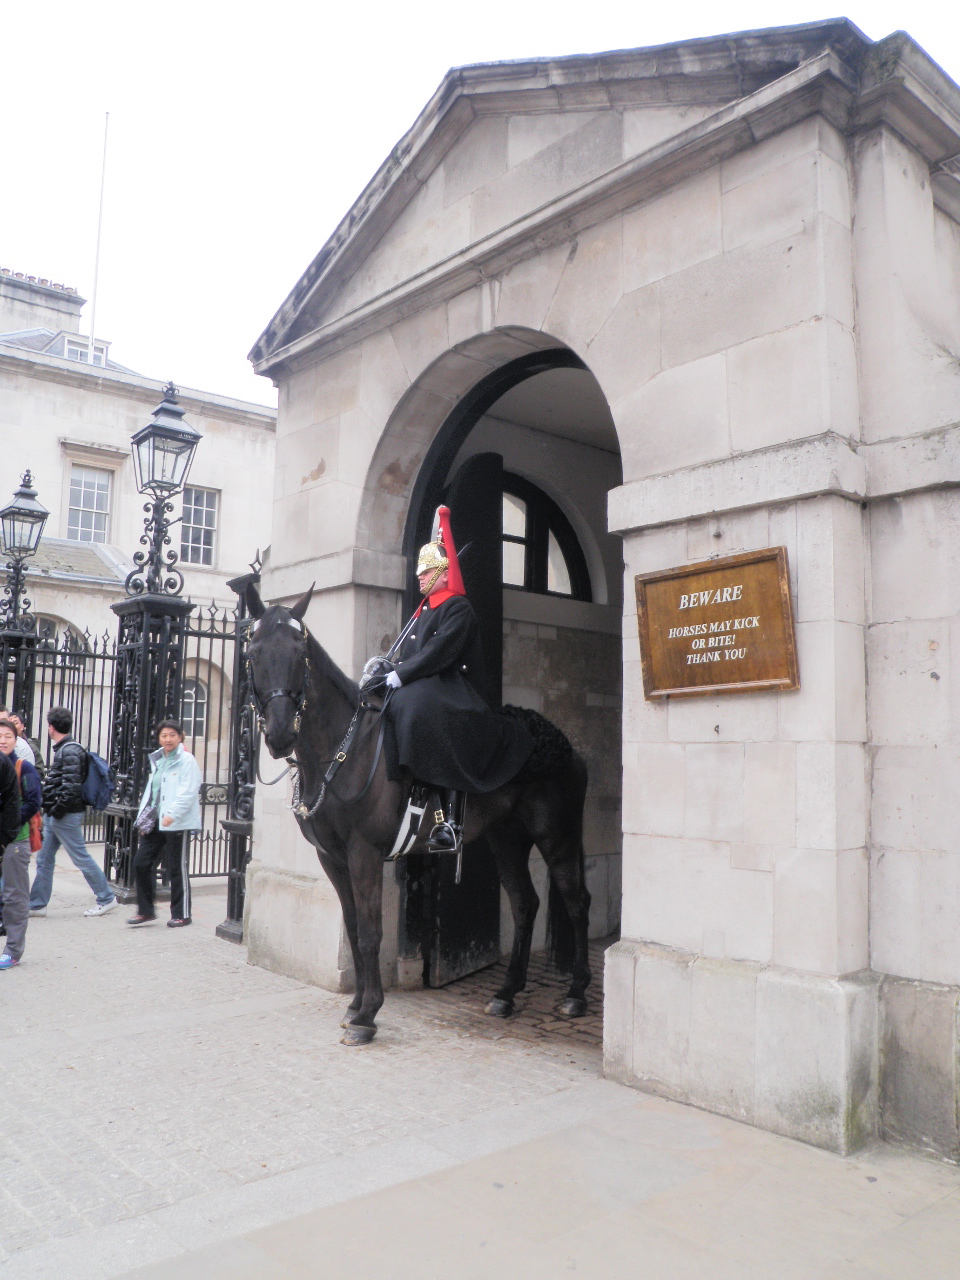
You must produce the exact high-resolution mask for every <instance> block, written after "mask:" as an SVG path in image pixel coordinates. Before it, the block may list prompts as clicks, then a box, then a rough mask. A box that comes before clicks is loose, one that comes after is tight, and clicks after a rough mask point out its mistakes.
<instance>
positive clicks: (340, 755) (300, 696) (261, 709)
mask: <svg viewBox="0 0 960 1280" xmlns="http://www.w3.org/2000/svg"><path fill="white" fill-rule="evenodd" d="M288 621H289V622H290V625H291V626H295V627H296V629H297V630H298V631H301V632H302V633H303V640H302V644H303V688H302V689H301V690H300V691H299V693H298V692H297V691H296V690H294V689H271V690H270V692H269V693H268V694H267V695H266V697H265V698H261V697H260V694H259V693H258V692H257V686H256V684H255V682H254V678H253V666H252V664H251V662H250V658H249V657H247V659H246V667H247V681H248V683H249V686H250V693H251V702H250V710H251V711H252V712H253V714H254V715H255V716H256V720H257V728H258V729H259V731H260V733H265V732H266V721H265V715H266V710H267V705H268V704H269V703H270V702H271V701H272V700H273V699H274V698H289V699H290V700H291V702H293V704H294V705H295V706H296V708H297V710H296V714H295V715H294V718H293V732H294V734H295V735H299V733H300V724H301V722H302V719H303V711H304V708H305V707H306V705H307V688H308V685H309V682H310V658H309V656H308V654H307V629H306V627H304V626H303V624H302V623H299V622H297V621H296V619H288ZM389 692H390V691H389V690H388V694H387V697H386V698H385V699H384V703H383V706H382V707H380V709H379V716H380V732H379V735H378V737H377V747H376V750H375V751H374V754H373V763H372V765H371V766H370V773H369V775H368V777H367V780H366V782H365V783H364V785H363V787H362V788H361V790H360V791H359V792H358V793H357V795H355V796H353V797H352V799H351V800H350V801H348V802H347V803H349V804H356V803H357V802H358V801H359V800H362V799H363V797H364V796H365V795H366V794H367V792H368V791H369V790H370V785H371V783H372V782H373V779H374V775H375V773H376V771H377V765H378V763H379V761H380V753H381V751H382V749H383V736H384V731H385V729H386V720H385V718H384V715H383V712H384V710H385V709H386V705H387V702H388V701H389ZM372 710H376V708H375V707H371V706H370V704H369V703H367V702H365V701H364V699H363V697H362V696H361V698H360V701H359V702H358V704H357V709H356V711H354V713H353V717H352V718H351V720H350V724H349V725H348V726H347V732H346V734H345V735H344V738H343V741H342V742H341V743H340V746H339V748H338V749H337V754H336V755H335V756H334V757H333V759H332V760H329V761H327V770H326V773H325V774H324V776H323V781H322V782H321V784H320V792H319V794H318V796H317V798H316V800H315V801H314V802H313V804H312V805H310V807H309V808H308V807H307V806H306V805H305V804H304V803H302V801H301V799H300V794H301V789H302V782H303V767H302V766H301V764H300V762H299V760H298V759H297V758H296V756H293V755H289V756H285V757H284V758H285V760H286V762H287V768H286V769H284V771H283V773H281V774H280V775H279V777H277V778H274V779H273V781H272V782H267V781H266V779H265V778H261V777H260V764H259V760H258V762H257V778H258V780H259V781H260V782H263V783H264V784H265V785H266V786H271V787H272V786H274V785H275V784H276V783H278V782H280V781H281V779H283V778H285V777H286V776H287V774H288V773H289V772H290V771H291V769H295V770H296V776H295V778H294V780H293V797H292V803H291V804H290V805H289V806H288V808H290V809H291V810H292V811H293V812H294V813H295V814H296V816H297V817H298V818H299V819H300V820H301V821H302V822H303V821H306V820H307V819H309V818H312V817H314V815H315V814H316V813H317V812H318V811H319V809H320V806H321V805H322V804H323V801H324V799H325V797H326V794H327V786H328V784H329V783H330V782H332V781H333V777H334V775H335V774H336V772H337V770H338V769H339V768H340V766H341V765H342V764H343V763H344V762H345V761H346V759H347V752H348V751H349V749H350V746H351V744H352V743H353V739H354V736H355V735H356V732H357V726H358V721H359V719H360V712H361V711H372ZM341 799H342V797H341Z"/></svg>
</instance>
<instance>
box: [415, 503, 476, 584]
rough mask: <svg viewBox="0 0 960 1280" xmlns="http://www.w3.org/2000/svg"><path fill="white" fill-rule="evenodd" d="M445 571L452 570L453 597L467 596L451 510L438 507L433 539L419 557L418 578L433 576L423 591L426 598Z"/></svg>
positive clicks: (423, 548) (422, 548)
mask: <svg viewBox="0 0 960 1280" xmlns="http://www.w3.org/2000/svg"><path fill="white" fill-rule="evenodd" d="M444 569H449V570H450V581H449V588H448V589H449V590H450V591H451V592H452V593H453V595H457V596H462V595H466V591H465V589H464V586H463V577H462V576H461V573H460V562H459V560H458V559H457V549H456V547H455V546H454V543H453V530H452V529H451V527H450V508H449V507H437V511H436V515H435V516H434V519H433V538H432V539H431V541H430V542H427V543H425V544H424V546H422V547H421V548H420V554H419V555H418V556H417V577H418V578H419V577H420V575H421V574H423V573H429V574H430V575H431V577H430V581H429V582H428V583H427V586H426V590H424V591H423V594H424V595H425V596H428V595H429V594H430V592H431V591H432V590H433V588H434V587H435V586H436V584H437V579H438V578H439V577H440V575H441V574H442V573H443V571H444ZM421 589H422V588H421Z"/></svg>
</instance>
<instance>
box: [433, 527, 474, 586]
mask: <svg viewBox="0 0 960 1280" xmlns="http://www.w3.org/2000/svg"><path fill="white" fill-rule="evenodd" d="M437 520H439V522H440V537H441V541H442V542H443V551H444V555H445V556H446V557H447V559H448V560H449V561H450V569H449V574H450V577H449V581H450V586H449V587H448V590H449V592H450V594H451V595H453V596H465V595H466V594H467V589H466V587H465V586H464V585H463V575H462V574H461V572H460V561H459V560H458V559H457V548H456V547H455V546H454V545H453V530H452V529H451V528H450V508H449V507H437Z"/></svg>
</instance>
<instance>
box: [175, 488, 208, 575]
mask: <svg viewBox="0 0 960 1280" xmlns="http://www.w3.org/2000/svg"><path fill="white" fill-rule="evenodd" d="M216 532H217V491H216V489H190V488H187V489H184V491H183V521H182V522H181V525H180V559H181V560H182V561H183V562H184V564H205V565H212V564H213V542H214V538H215V536H216Z"/></svg>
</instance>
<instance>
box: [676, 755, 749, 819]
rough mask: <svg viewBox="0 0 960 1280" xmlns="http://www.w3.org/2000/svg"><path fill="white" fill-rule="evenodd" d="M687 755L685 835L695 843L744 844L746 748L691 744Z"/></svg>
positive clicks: (685, 763)
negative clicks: (728, 841)
mask: <svg viewBox="0 0 960 1280" xmlns="http://www.w3.org/2000/svg"><path fill="white" fill-rule="evenodd" d="M685 753H686V754H685V761H684V765H685V774H686V787H685V794H686V805H685V808H684V824H683V826H684V831H683V834H684V835H685V836H689V837H691V838H692V839H702V840H736V841H741V840H743V838H744V833H743V827H744V821H743V799H744V797H743V756H744V748H743V746H742V745H741V744H739V743H730V744H721V743H717V744H712V743H688V744H687V746H686V748H685Z"/></svg>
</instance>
